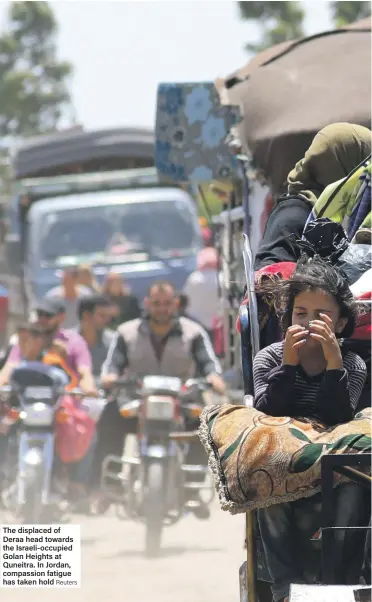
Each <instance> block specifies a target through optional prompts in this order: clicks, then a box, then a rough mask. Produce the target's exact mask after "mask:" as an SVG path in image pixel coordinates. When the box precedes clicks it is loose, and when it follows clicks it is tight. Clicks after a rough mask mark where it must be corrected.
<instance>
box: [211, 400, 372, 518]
mask: <svg viewBox="0 0 372 602" xmlns="http://www.w3.org/2000/svg"><path fill="white" fill-rule="evenodd" d="M371 418H372V409H371V408H367V409H365V410H363V411H362V412H360V413H359V414H357V415H356V416H355V418H354V420H352V421H351V422H349V423H346V424H339V425H337V426H334V427H326V426H325V425H324V424H321V423H319V422H316V421H311V420H307V419H298V418H288V417H283V418H276V417H272V416H267V415H266V414H263V413H262V412H259V411H258V410H256V409H254V408H249V407H246V406H236V405H225V406H222V407H221V406H209V407H207V408H205V409H204V411H203V414H202V417H201V426H200V431H199V435H200V439H201V441H202V443H203V445H204V447H205V449H206V451H207V454H208V457H209V465H210V467H211V468H212V471H213V473H214V476H215V485H216V489H217V491H218V494H219V498H220V503H221V506H222V509H223V510H228V511H229V512H231V513H232V514H235V513H238V512H246V511H247V510H254V509H256V508H263V507H267V506H270V505H272V504H279V503H281V502H291V501H294V500H297V499H300V498H303V497H309V496H312V495H314V494H316V493H318V492H319V491H320V489H321V481H320V468H321V458H322V456H324V455H326V454H342V453H348V454H362V453H363V454H365V453H370V452H371ZM343 480H345V477H341V476H335V479H334V482H335V485H337V484H338V483H340V482H341V481H343Z"/></svg>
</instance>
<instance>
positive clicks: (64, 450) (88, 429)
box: [55, 396, 95, 464]
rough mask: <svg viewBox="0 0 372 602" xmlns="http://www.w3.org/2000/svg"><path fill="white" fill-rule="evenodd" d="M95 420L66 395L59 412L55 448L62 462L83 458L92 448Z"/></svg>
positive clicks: (77, 460)
mask: <svg viewBox="0 0 372 602" xmlns="http://www.w3.org/2000/svg"><path fill="white" fill-rule="evenodd" d="M94 431H95V422H94V420H92V418H90V416H88V414H87V413H86V411H85V410H83V409H82V408H81V407H80V405H79V404H78V402H76V401H75V400H74V399H72V398H71V397H69V396H66V397H65V398H64V400H63V402H62V404H61V408H60V410H59V412H58V414H57V420H56V426H55V449H56V452H57V454H58V456H59V457H60V459H61V460H62V462H64V463H66V464H69V463H72V462H79V460H82V459H83V458H84V456H85V454H86V453H87V451H88V450H89V448H90V445H91V443H92V440H93V436H94Z"/></svg>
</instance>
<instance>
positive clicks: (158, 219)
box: [38, 200, 200, 267]
mask: <svg viewBox="0 0 372 602" xmlns="http://www.w3.org/2000/svg"><path fill="white" fill-rule="evenodd" d="M42 222H43V223H42V226H43V228H42V235H41V240H40V238H39V241H40V242H39V241H38V246H39V250H40V252H39V253H38V255H39V258H40V263H41V266H42V267H47V266H61V267H62V266H63V265H69V264H73V263H77V262H81V261H87V260H89V261H95V262H103V263H115V261H118V262H123V261H124V262H126V263H130V262H137V261H148V260H150V259H155V258H159V259H160V258H163V259H165V258H167V257H177V256H183V255H187V254H189V253H190V252H193V251H194V250H195V249H196V248H197V247H198V246H199V245H200V232H199V225H198V222H197V218H196V214H195V213H194V212H193V210H192V208H191V207H190V206H189V205H188V204H187V202H184V201H180V200H177V201H174V202H171V201H153V202H140V203H134V202H133V203H123V204H109V205H105V206H99V207H84V208H78V209H72V208H71V209H67V210H65V209H64V210H61V211H54V212H51V213H48V214H47V215H46V216H45V217H43V220H42Z"/></svg>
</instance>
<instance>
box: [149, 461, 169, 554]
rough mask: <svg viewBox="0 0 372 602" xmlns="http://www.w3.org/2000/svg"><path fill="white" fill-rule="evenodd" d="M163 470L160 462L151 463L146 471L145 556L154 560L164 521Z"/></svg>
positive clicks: (158, 551)
mask: <svg viewBox="0 0 372 602" xmlns="http://www.w3.org/2000/svg"><path fill="white" fill-rule="evenodd" d="M164 469H165V467H164V465H163V464H162V463H161V462H152V463H151V464H149V466H148V470H147V488H146V490H147V491H146V497H145V525H146V541H145V554H146V556H147V557H148V558H154V557H155V556H158V555H159V553H160V547H161V534H162V530H163V520H164V495H165V493H164V483H165V479H164Z"/></svg>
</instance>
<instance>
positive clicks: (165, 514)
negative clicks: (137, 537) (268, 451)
mask: <svg viewBox="0 0 372 602" xmlns="http://www.w3.org/2000/svg"><path fill="white" fill-rule="evenodd" d="M208 386H209V385H208V384H207V383H206V381H205V380H202V379H193V380H189V381H187V382H186V383H185V384H184V385H183V384H182V381H181V380H180V379H178V378H170V377H164V376H146V377H145V378H144V379H143V380H142V382H141V383H140V385H139V386H136V385H135V384H133V382H129V381H121V382H120V383H118V384H117V394H116V395H115V397H116V401H117V403H118V406H119V410H120V414H121V416H123V418H125V419H127V420H130V419H134V420H135V423H136V426H137V434H136V450H135V453H134V454H133V455H129V456H126V455H124V456H123V457H122V458H119V457H116V456H107V457H106V458H105V460H104V462H103V466H102V479H101V487H102V490H103V491H104V492H105V494H106V495H107V496H108V497H111V499H112V500H113V501H114V502H115V503H116V505H117V513H118V517H119V518H123V517H124V515H123V513H122V510H123V509H124V511H125V514H126V515H127V516H129V517H130V518H132V519H134V520H139V521H141V522H143V523H145V527H146V536H145V553H146V555H147V556H148V557H154V556H157V555H158V554H159V552H160V548H161V536H162V531H163V527H164V526H170V525H173V524H175V523H177V522H178V521H179V520H180V519H181V518H182V517H183V516H184V514H185V513H186V512H187V511H189V510H195V508H196V507H198V506H201V505H202V504H204V505H209V504H210V503H211V502H212V500H213V497H214V487H213V483H212V477H211V474H210V473H209V470H208V468H207V466H203V465H187V464H186V463H185V458H186V456H187V453H188V450H189V446H190V444H191V443H192V440H197V441H198V442H199V439H198V435H197V428H198V424H199V416H200V413H201V411H202V409H203V407H204V402H203V399H202V393H203V391H205V390H206V389H207V387H208ZM133 393H137V395H133ZM192 429H193V430H192ZM115 466H116V470H114V467H115ZM118 468H119V472H118V471H117V469H118ZM192 477H194V479H193V480H190V479H192ZM198 477H199V479H200V481H199V480H198ZM208 479H209V482H208ZM113 482H116V483H117V484H119V490H118V488H117V487H115V489H114V490H113V487H112V485H110V483H113ZM190 491H191V492H195V493H196V494H197V495H196V496H195V495H190ZM202 491H203V492H207V493H206V499H205V500H203V501H201V500H198V499H195V498H198V497H199V493H201V492H202ZM190 498H191V499H190Z"/></svg>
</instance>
